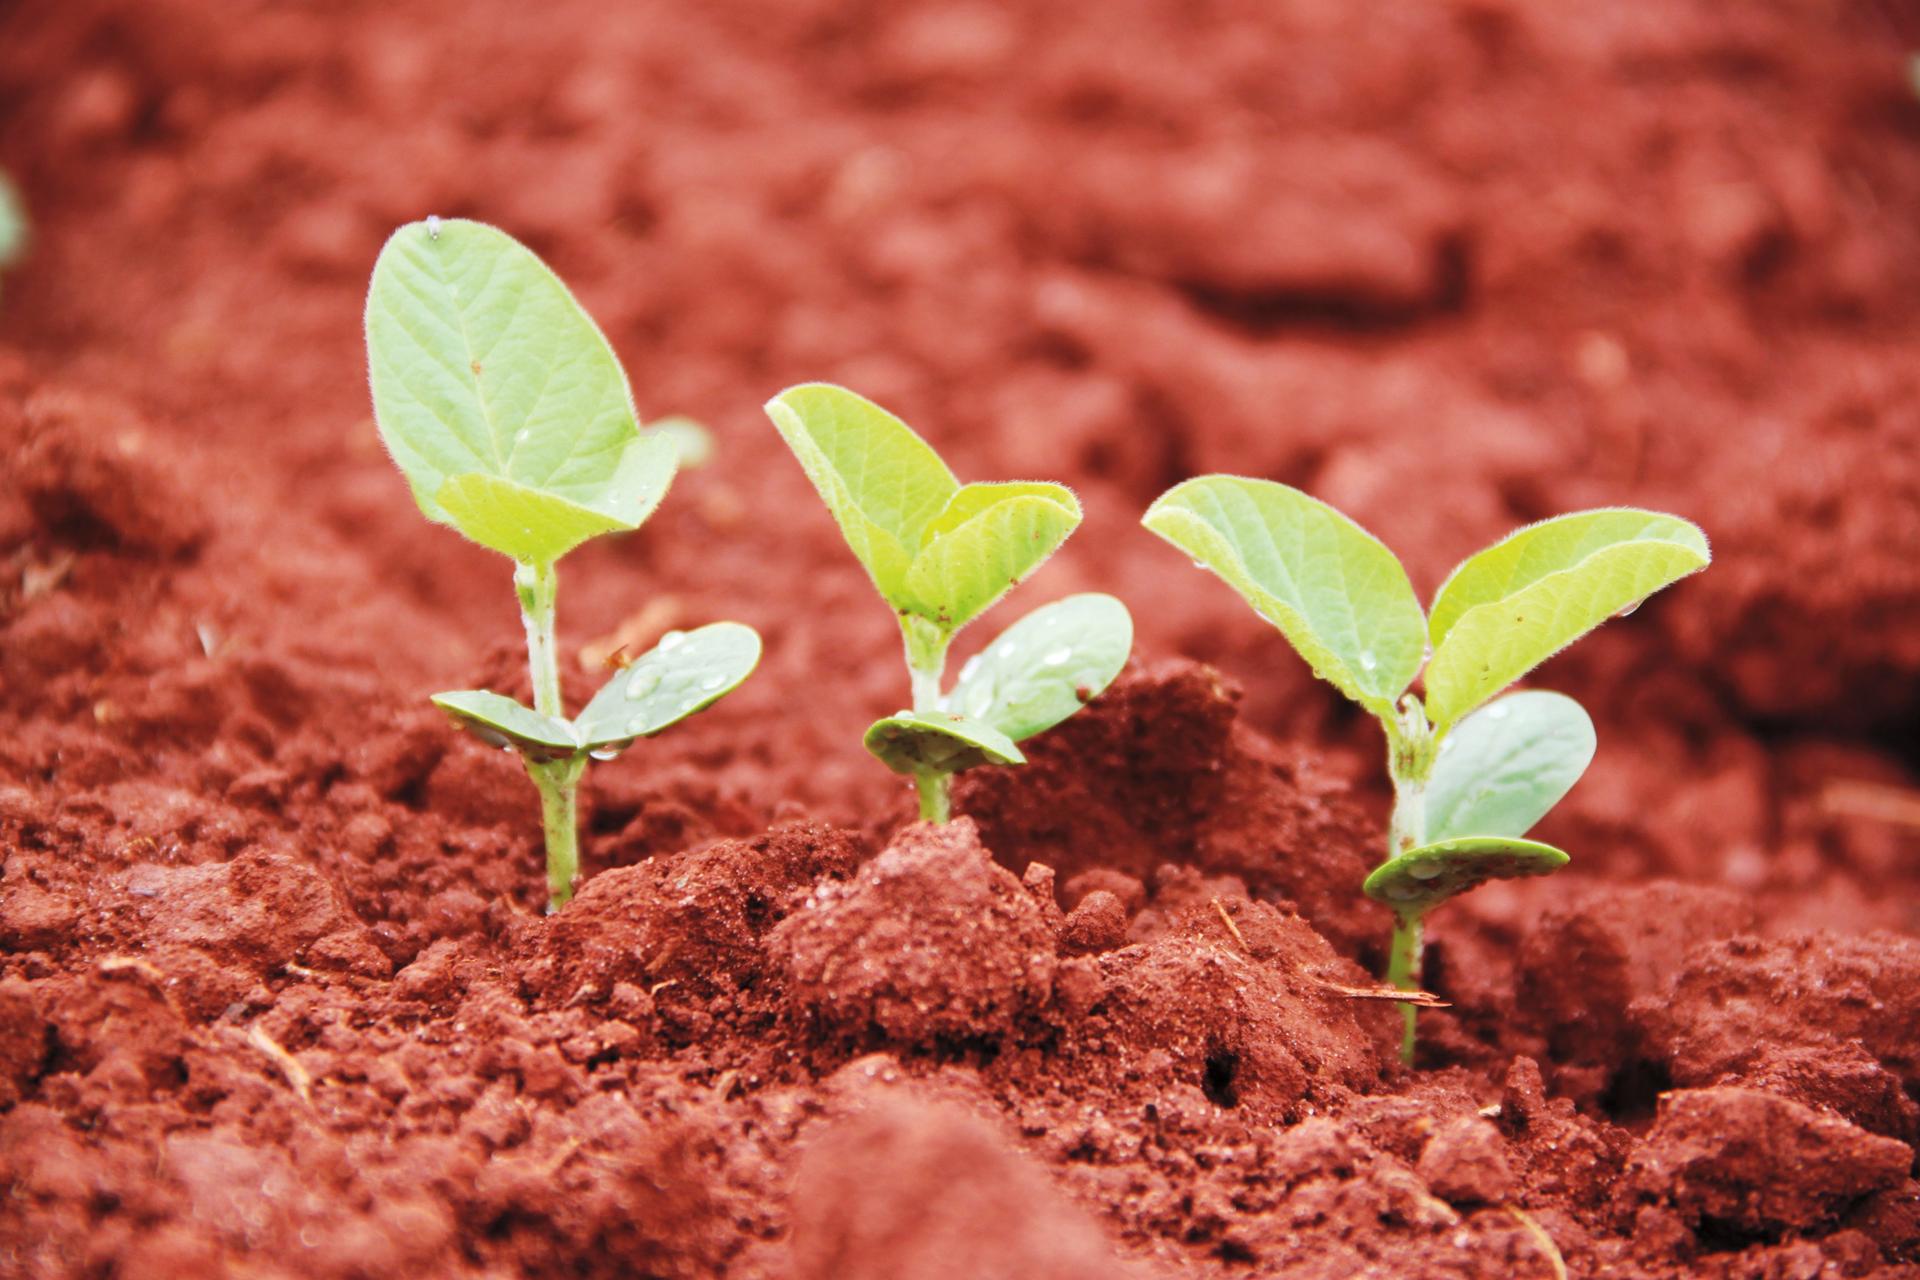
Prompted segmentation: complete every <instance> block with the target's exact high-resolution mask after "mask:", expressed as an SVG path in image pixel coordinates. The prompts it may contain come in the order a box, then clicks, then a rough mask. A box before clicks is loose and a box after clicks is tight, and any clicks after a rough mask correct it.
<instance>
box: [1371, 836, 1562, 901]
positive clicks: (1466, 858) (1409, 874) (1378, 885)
mask: <svg viewBox="0 0 1920 1280" xmlns="http://www.w3.org/2000/svg"><path fill="white" fill-rule="evenodd" d="M1566 864H1567V855H1566V854H1564V853H1562V852H1560V850H1558V849H1556V848H1554V847H1553V846H1552V845H1550V844H1541V843H1539V842H1538V841H1535V840H1519V839H1514V838H1512V837H1499V836H1466V837H1463V838H1460V839H1454V840H1440V841H1436V842H1434V843H1432V844H1426V845H1422V846H1420V847H1419V848H1418V849H1413V850H1410V851H1408V852H1406V853H1403V854H1401V855H1400V856H1399V857H1397V858H1395V859H1394V860H1393V861H1391V862H1387V863H1383V864H1381V865H1380V866H1379V867H1377V868H1375V869H1374V872H1373V874H1372V875H1370V876H1368V877H1367V880H1366V883H1365V884H1364V885H1363V886H1362V888H1364V889H1365V891H1366V894H1367V896H1368V897H1369V898H1372V899H1374V900H1375V901H1377V902H1384V903H1386V904H1387V905H1388V906H1390V907H1392V908H1393V909H1394V910H1395V911H1398V912H1399V913H1400V914H1401V915H1402V916H1403V917H1406V918H1408V919H1415V918H1418V917H1420V916H1423V915H1425V914H1426V913H1427V912H1429V911H1431V910H1433V908H1435V907H1437V906H1439V905H1440V904H1441V903H1443V902H1445V901H1446V900H1447V899H1448V898H1451V897H1454V896H1456V895H1458V894H1462V893H1465V892H1466V891H1467V890H1469V889H1471V888H1473V887H1474V886H1476V885H1479V884H1484V883H1485V882H1486V881H1488V880H1518V879H1523V878H1525V877H1527V876H1544V875H1547V874H1549V873H1551V872H1554V871H1557V870H1559V869H1560V868H1561V867H1563V866H1565V865H1566Z"/></svg>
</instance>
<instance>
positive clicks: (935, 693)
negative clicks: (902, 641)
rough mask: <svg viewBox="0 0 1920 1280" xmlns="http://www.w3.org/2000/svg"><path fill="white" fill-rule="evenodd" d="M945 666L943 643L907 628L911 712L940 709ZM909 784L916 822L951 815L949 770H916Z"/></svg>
mask: <svg viewBox="0 0 1920 1280" xmlns="http://www.w3.org/2000/svg"><path fill="white" fill-rule="evenodd" d="M916 638H917V639H919V640H920V643H919V644H918V645H916V644H915V643H914V642H915V640H916ZM916 650H918V652H917V653H916ZM916 657H917V658H919V661H918V662H916V661H915V658H916ZM946 668H947V646H946V643H945V641H944V640H943V641H941V642H940V643H939V644H938V646H937V647H936V646H934V645H931V644H929V643H927V641H926V638H925V637H924V636H920V637H916V636H915V634H914V633H913V632H912V631H908V633H907V670H908V671H909V672H910V673H912V676H913V709H914V710H915V711H938V710H939V709H940V677H941V675H942V674H943V673H944V672H945V671H946ZM913 785H914V788H915V790H917V791H919V793H920V821H922V822H931V823H934V824H936V825H938V824H940V823H944V822H946V821H947V820H948V819H950V818H952V817H953V775H952V774H951V773H918V774H915V775H914V778H913Z"/></svg>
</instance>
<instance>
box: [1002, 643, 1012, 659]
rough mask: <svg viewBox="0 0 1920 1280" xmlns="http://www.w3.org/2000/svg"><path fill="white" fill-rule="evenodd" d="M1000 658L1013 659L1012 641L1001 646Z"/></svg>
mask: <svg viewBox="0 0 1920 1280" xmlns="http://www.w3.org/2000/svg"><path fill="white" fill-rule="evenodd" d="M1000 656H1001V657H1003V658H1011V657H1012V656H1013V642H1012V641H1011V640H1009V641H1008V642H1007V643H1005V644H1003V645H1001V646H1000Z"/></svg>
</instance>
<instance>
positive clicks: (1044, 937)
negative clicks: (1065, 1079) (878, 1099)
mask: <svg viewBox="0 0 1920 1280" xmlns="http://www.w3.org/2000/svg"><path fill="white" fill-rule="evenodd" d="M1055 946H1056V941H1055V937H1054V932H1053V930H1052V929H1051V928H1050V927H1049V926H1048V924H1047V922H1046V920H1045V918H1044V917H1043V916H1042V914H1041V911H1040V907H1039V906H1038V905H1037V904H1036V903H1035V902H1034V900H1033V897H1032V895H1031V894H1029V893H1028V892H1027V891H1026V889H1025V888H1024V887H1022V885H1021V884H1020V882H1019V881H1018V880H1016V879H1014V877H1013V875H1012V874H1011V873H1010V872H1008V871H1007V870H1006V869H1004V868H1003V867H1000V866H999V865H997V864H996V863H994V862H993V861H992V859H991V857H990V856H989V855H988V853H987V851H986V849H984V848H983V847H982V846H981V843H980V838H979V835H978V833H977V830H976V828H975V826H974V824H973V822H972V821H971V820H969V819H956V820H955V821H953V822H951V823H949V824H947V825H946V826H944V827H934V826H930V825H926V824H916V825H914V826H911V827H908V828H907V829H905V830H904V831H902V832H901V833H900V834H899V835H898V836H896V837H895V838H894V840H893V843H891V844H890V845H888V846H887V848H886V849H885V850H883V851H882V852H881V853H880V855H879V856H878V857H876V858H875V859H874V860H873V861H872V862H870V863H868V864H867V865H866V866H865V867H863V868H861V870H860V872H859V874H858V875H857V876H856V877H855V878H854V879H852V880H851V881H849V882H848V883H847V884H845V885H844V886H839V885H830V886H823V887H822V888H821V890H820V891H819V892H818V893H816V894H815V895H813V897H812V898H811V899H809V900H808V901H807V903H806V905H805V906H804V907H803V908H802V909H801V910H799V911H798V912H796V913H795V914H794V915H792V916H790V917H788V918H787V919H786V920H785V921H783V922H782V923H781V924H780V925H779V926H777V927H776V928H775V929H774V931H773V934H772V937H771V939H770V941H769V950H770V954H771V955H772V956H773V957H774V961H775V963H776V964H778V965H779V966H781V968H782V969H783V971H784V973H785V978H786V988H787V992H788V999H789V1001H790V1002H791V1008H792V1011H793V1014H794V1016H795V1017H796V1018H797V1019H798V1020H799V1022H800V1024H801V1025H802V1026H803V1027H805V1028H807V1033H808V1034H809V1035H811V1036H814V1037H817V1038H819V1039H821V1040H822V1041H825V1042H837V1043H841V1044H845V1045H849V1046H867V1047H878V1046H880V1045H882V1044H891V1045H897V1046H899V1047H902V1048H932V1047H933V1046H935V1045H936V1044H940V1043H946V1044H948V1045H955V1046H957V1045H961V1044H967V1043H973V1044H976V1045H979V1046H981V1047H989V1048H990V1047H992V1046H997V1045H999V1044H1000V1043H1002V1042H1004V1041H1006V1040H1007V1039H1009V1038H1010V1037H1012V1036H1013V1035H1015V1034H1016V1032H1017V1031H1019V1030H1020V1029H1022V1028H1024V1027H1027V1026H1030V1025H1031V1023H1032V1022H1033V1020H1034V1019H1035V1018H1036V1017H1037V1015H1038V1014H1039V1013H1040V1011H1041V1010H1042V1009H1043V1008H1044V1007H1045V1006H1046V1005H1047V1004H1048V1002H1049V1001H1050V1000H1051V998H1052V993H1053V975H1054V966H1055V960H1054V950H1055Z"/></svg>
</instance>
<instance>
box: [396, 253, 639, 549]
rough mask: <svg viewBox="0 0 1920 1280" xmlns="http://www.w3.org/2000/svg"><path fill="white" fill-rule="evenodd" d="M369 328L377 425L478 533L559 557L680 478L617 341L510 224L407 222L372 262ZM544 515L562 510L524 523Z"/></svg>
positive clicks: (449, 514)
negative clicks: (641, 418)
mask: <svg viewBox="0 0 1920 1280" xmlns="http://www.w3.org/2000/svg"><path fill="white" fill-rule="evenodd" d="M366 329H367V355H368V364H369V369H370V376H371V380H372V385H373V400H374V414H375V418H376V419H377V421H378V423H379V427H380V435H381V438H382V439H383V440H384V441H385V442H386V445H387V449H388V451H389V452H391V453H392V455H393V458H394V461H395V462H396V463H397V464H398V465H399V467H400V469H401V471H403V472H404V473H405V474H406V477H407V481H408V483H409V484H410V485H411V486H412V488H413V494H414V499H415V501H417V502H418V503H419V504H420V509H421V510H422V511H423V512H424V513H426V515H427V516H428V518H430V519H433V520H436V521H439V522H440V523H443V524H450V525H453V526H454V527H455V528H457V529H459V530H460V531H461V532H462V533H465V534H466V535H467V536H469V537H471V538H473V539H474V540H475V541H476V542H479V543H481V544H482V545H485V546H488V547H491V548H493V549H494V550H496V551H500V552H502V553H504V554H506V555H509V556H512V557H514V558H515V559H516V560H520V561H522V562H523V563H542V562H550V561H551V560H552V559H555V558H557V556H558V555H559V554H563V553H564V552H565V551H566V550H568V549H570V548H571V547H572V546H575V545H578V543H579V542H580V541H583V540H584V539H585V538H587V537H591V536H592V535H593V533H596V532H601V531H603V530H604V529H609V528H611V529H632V528H635V527H637V526H638V525H639V524H640V522H641V521H643V520H645V519H646V517H647V516H648V515H649V514H650V513H651V512H652V509H653V507H654V506H655V505H657V504H658V502H659V500H660V497H661V495H662V494H663V493H664V492H665V491H666V487H667V484H668V483H670V482H671V480H672V478H673V469H674V461H675V452H676V451H675V450H674V449H673V448H671V442H669V441H665V440H658V441H651V442H643V441H642V439H641V437H640V434H639V429H638V420H637V418H636V416H635V414H634V410H633V397H632V394H631V392H630V391H629V390H628V388H627V380H626V375H625V373H623V372H622V371H621V368H620V363H619V361H618V360H617V359H616V358H615V357H614V354H613V349H612V348H611V347H610V346H608V345H607V341H606V339H605V338H604V337H603V336H602V335H601V333H600V331H599V329H598V328H597V327H596V326H595V325H594V323H593V321H592V319H591V318H589V317H588V315H587V314H586V312H585V311H584V310H582V309H581V307H580V305H579V304H578V303H577V302H575V301H574V299H573V296H572V295H571V294H570V293H568V291H567V288H566V286H565V285H563V284H562V283H561V282H560V280H559V278H558V277H557V276H555V275H554V274H553V272H551V271H549V270H548V269H547V267H546V266H545V264H543V263H542V262H541V261H540V260H539V259H538V258H537V257H535V256H534V254H533V253H532V252H531V251H530V250H528V249H527V248H526V247H525V246H523V245H521V244H519V243H518V242H517V241H515V240H514V239H513V238H512V237H510V236H508V235H506V234H505V233H504V232H501V231H498V230H496V229H494V228H493V227H489V226H485V225H483V224H481V223H477V222H469V221H466V220H464V219H458V218H453V219H446V220H443V221H439V222H438V223H437V227H436V228H434V229H430V228H429V225H428V224H427V223H424V222H416V223H409V224H408V225H406V226H404V227H401V228H400V229H399V230H398V231H396V232H394V234H393V236H392V238H391V239H389V240H388V241H387V244H386V247H385V248H383V249H382V250H381V252H380V258H379V261H378V262H377V263H376V264H375V265H374V271H373V283H372V285H371V287H370V288H369V290H368V294H367V311H366ZM456 481H457V482H459V483H454V482H456ZM489 482H504V485H502V484H498V483H489ZM529 494H532V495H544V496H545V497H547V498H551V499H555V500H557V501H558V502H559V503H562V504H566V505H565V506H564V507H560V506H550V505H543V504H541V503H539V502H537V501H535V500H534V499H533V498H532V497H529V496H527V495H529ZM583 511H584V512H592V513H597V515H598V516H599V517H600V518H601V519H600V521H594V520H591V519H588V518H587V517H585V516H583V515H581V514H579V513H580V512H583ZM537 516H544V517H551V518H552V519H551V521H550V522H549V523H547V524H541V523H535V524H534V525H533V526H532V528H531V531H529V527H528V524H527V520H528V519H529V518H533V517H537ZM554 522H557V523H554ZM556 547H557V548H558V550H556Z"/></svg>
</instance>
